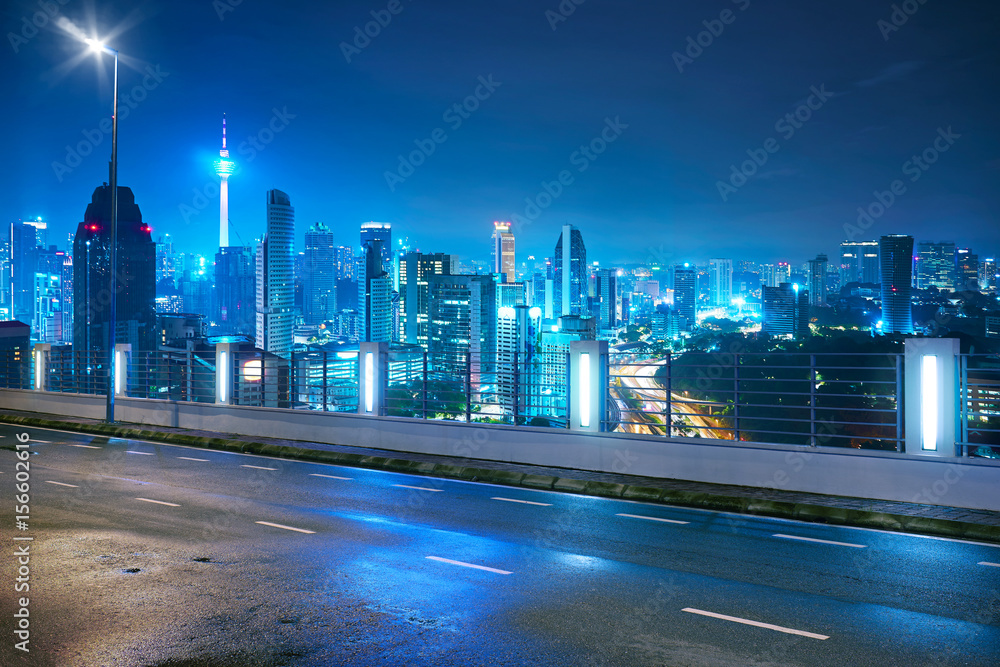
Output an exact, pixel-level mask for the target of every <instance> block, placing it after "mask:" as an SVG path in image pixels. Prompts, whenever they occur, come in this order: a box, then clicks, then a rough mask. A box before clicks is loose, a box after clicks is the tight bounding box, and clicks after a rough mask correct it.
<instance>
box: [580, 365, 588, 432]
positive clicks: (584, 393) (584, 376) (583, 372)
mask: <svg viewBox="0 0 1000 667" xmlns="http://www.w3.org/2000/svg"><path fill="white" fill-rule="evenodd" d="M580 426H581V427H583V428H588V427H589V426H590V354H589V353H587V352H584V353H582V354H580Z"/></svg>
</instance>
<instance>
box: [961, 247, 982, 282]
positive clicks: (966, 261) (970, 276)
mask: <svg viewBox="0 0 1000 667" xmlns="http://www.w3.org/2000/svg"><path fill="white" fill-rule="evenodd" d="M955 279H956V284H955V288H956V289H958V290H962V291H972V292H978V291H979V255H977V254H976V253H974V252H972V251H970V250H969V249H968V248H959V249H958V250H956V251H955Z"/></svg>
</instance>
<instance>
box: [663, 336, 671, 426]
mask: <svg viewBox="0 0 1000 667" xmlns="http://www.w3.org/2000/svg"><path fill="white" fill-rule="evenodd" d="M672 356H673V355H672V353H670V352H667V398H666V400H665V401H664V402H663V407H664V408H665V409H666V414H665V415H664V417H665V418H666V421H667V424H666V426H667V431H666V432H667V437H668V438H669V437H672V436H673V434H674V407H673V403H671V401H672V400H673V398H674V390H673V375H674V369H673V360H672Z"/></svg>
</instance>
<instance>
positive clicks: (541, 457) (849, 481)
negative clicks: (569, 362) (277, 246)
mask: <svg viewBox="0 0 1000 667" xmlns="http://www.w3.org/2000/svg"><path fill="white" fill-rule="evenodd" d="M0 407H4V408H8V409H12V410H28V411H32V412H41V413H48V414H55V415H65V416H74V417H88V418H93V419H103V417H104V414H105V398H104V397H103V396H85V395H78V394H51V393H42V392H31V391H20V390H3V391H0ZM117 418H118V419H119V420H120V421H123V422H130V423H136V424H150V425H157V426H176V427H180V428H190V429H200V430H207V431H213V432H218V433H223V434H224V433H236V434H240V435H249V436H262V437H274V438H287V439H293V440H304V441H312V442H324V443H330V444H340V445H353V446H360V447H374V448H379V449H385V450H390V451H398V452H421V453H427V454H440V455H445V456H461V457H468V458H474V459H486V460H492V461H507V462H514V463H528V464H535V465H543V466H551V467H560V468H568V469H576V470H593V471H599V472H613V473H620V474H630V475H645V476H648V477H662V478H672V479H684V480H692V481H699V482H711V483H716V484H737V485H741V486H754V487H770V488H779V489H784V490H789V491H804V492H810V493H823V494H831V495H840V496H854V497H858V498H870V499H876V500H902V501H908V502H918V503H926V504H931V505H948V506H952V507H968V508H976V509H988V510H994V511H1000V465H998V464H997V463H996V462H993V461H986V460H980V459H963V458H955V457H951V458H942V457H924V456H911V455H905V454H898V453H894V452H867V451H860V450H853V449H835V448H809V447H795V446H788V445H767V444H747V443H741V444H735V443H729V442H725V441H705V440H698V439H682V440H679V439H675V440H670V441H668V440H665V439H664V438H656V437H654V436H634V435H630V436H625V435H621V434H609V433H579V432H572V431H568V430H561V429H543V428H530V427H517V428H515V427H512V426H502V425H493V424H469V425H467V424H462V423H454V422H438V421H423V420H419V419H398V418H391V417H366V416H361V415H355V414H342V413H341V414H338V413H329V412H327V413H324V412H315V411H308V410H294V411H293V410H280V409H273V408H251V407H239V406H223V405H214V404H210V403H176V402H172V401H158V400H142V399H129V398H119V399H118V401H117Z"/></svg>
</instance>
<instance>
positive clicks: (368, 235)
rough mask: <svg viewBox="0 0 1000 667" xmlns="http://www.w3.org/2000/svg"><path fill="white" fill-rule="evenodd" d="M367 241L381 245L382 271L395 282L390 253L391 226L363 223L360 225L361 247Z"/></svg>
mask: <svg viewBox="0 0 1000 667" xmlns="http://www.w3.org/2000/svg"><path fill="white" fill-rule="evenodd" d="M369 241H380V242H381V243H382V251H381V257H382V270H383V271H385V272H386V273H387V274H389V278H390V279H392V280H395V271H394V267H393V252H392V224H391V223H388V222H365V223H362V224H361V247H362V248H364V247H365V244H367V243H368V242H369Z"/></svg>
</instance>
